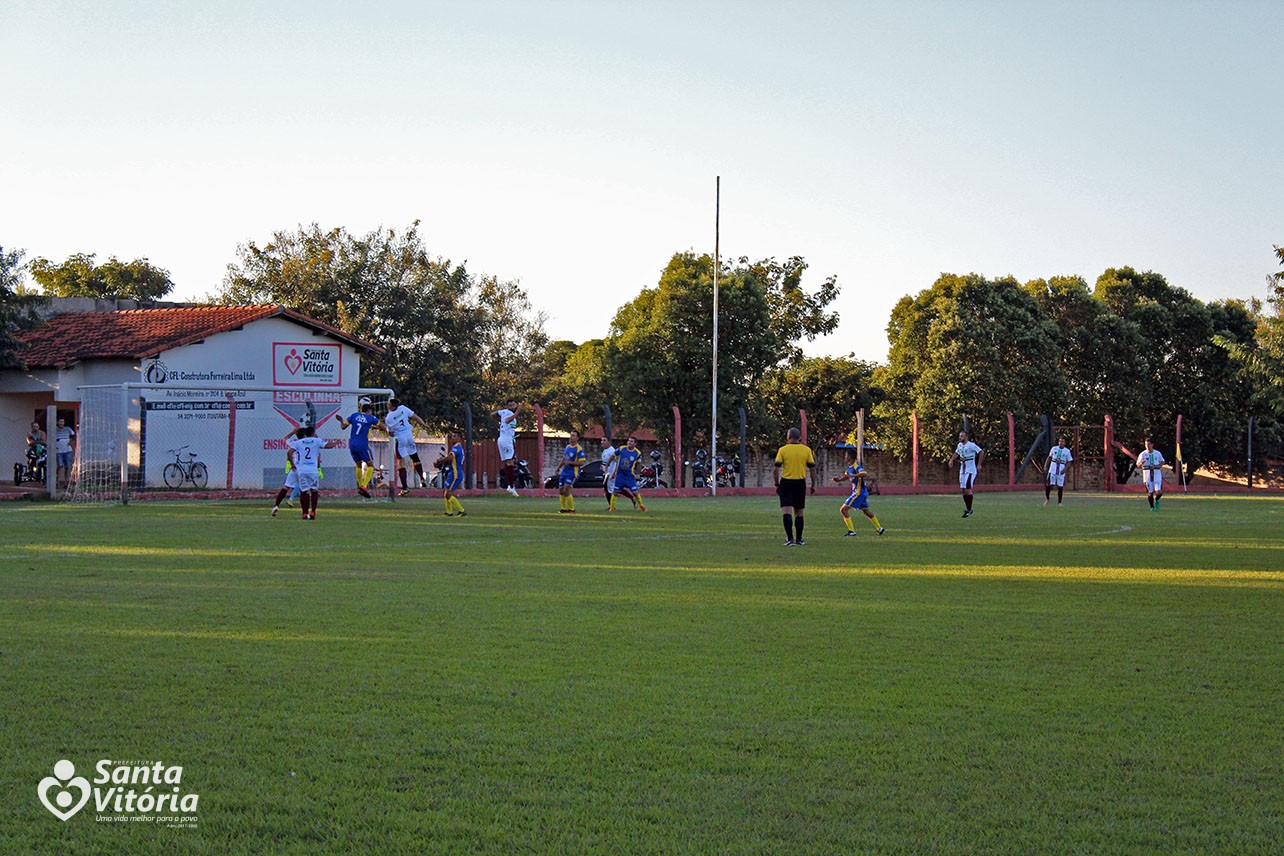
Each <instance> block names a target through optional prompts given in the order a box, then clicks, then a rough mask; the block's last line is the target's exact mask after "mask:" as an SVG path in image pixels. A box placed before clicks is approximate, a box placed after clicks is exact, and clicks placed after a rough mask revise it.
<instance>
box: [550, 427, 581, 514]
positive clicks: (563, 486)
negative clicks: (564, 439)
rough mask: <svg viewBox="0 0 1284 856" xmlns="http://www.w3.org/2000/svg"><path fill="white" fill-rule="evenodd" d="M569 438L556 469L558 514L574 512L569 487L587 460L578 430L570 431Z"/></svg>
mask: <svg viewBox="0 0 1284 856" xmlns="http://www.w3.org/2000/svg"><path fill="white" fill-rule="evenodd" d="M569 439H570V442H569V443H567V444H566V449H565V450H563V452H562V465H561V466H560V467H559V468H558V470H557V494H558V498H559V500H560V501H561V503H562V507H561V509H559V510H558V513H559V514H574V513H575V497H574V496H573V495H572V493H571V489H572V488H573V487H574V486H575V479H576V478H577V477H578V476H579V474H580V467H582V466H584V463H585V462H586V461H587V460H588V456H587V455H585V454H584V447H583V446H581V445H580V432H578V431H572V432H571V436H570V438H569Z"/></svg>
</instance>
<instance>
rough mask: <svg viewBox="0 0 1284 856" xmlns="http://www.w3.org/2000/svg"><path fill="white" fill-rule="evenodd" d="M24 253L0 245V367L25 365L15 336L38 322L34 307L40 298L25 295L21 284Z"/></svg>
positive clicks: (21, 367)
mask: <svg viewBox="0 0 1284 856" xmlns="http://www.w3.org/2000/svg"><path fill="white" fill-rule="evenodd" d="M25 255H26V252H25V251H23V250H6V249H5V248H4V247H2V246H0V369H25V368H26V367H27V366H26V363H25V362H23V359H22V350H23V348H22V344H21V343H20V342H19V341H18V339H17V335H18V333H20V332H21V331H23V330H29V329H31V328H33V327H35V326H36V325H37V324H38V323H39V319H38V318H37V317H36V315H35V309H36V306H37V305H38V304H39V303H40V298H38V297H35V296H32V295H29V294H25V293H24V288H23V284H22V277H23V270H24V269H25V268H26V265H25V264H24V263H23V261H22V258H23V256H25Z"/></svg>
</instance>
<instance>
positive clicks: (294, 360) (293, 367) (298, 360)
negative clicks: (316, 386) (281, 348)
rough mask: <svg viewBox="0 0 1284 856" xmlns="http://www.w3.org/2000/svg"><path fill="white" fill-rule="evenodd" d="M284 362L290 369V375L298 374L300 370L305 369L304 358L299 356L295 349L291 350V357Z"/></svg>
mask: <svg viewBox="0 0 1284 856" xmlns="http://www.w3.org/2000/svg"><path fill="white" fill-rule="evenodd" d="M282 362H284V363H285V367H286V368H287V369H289V371H290V374H295V373H297V372H298V371H299V369H300V368H302V367H303V358H302V357H300V356H299V352H298V351H296V350H295V349H294V348H291V349H290V355H289V356H288V357H286V358H285V359H284V360H282Z"/></svg>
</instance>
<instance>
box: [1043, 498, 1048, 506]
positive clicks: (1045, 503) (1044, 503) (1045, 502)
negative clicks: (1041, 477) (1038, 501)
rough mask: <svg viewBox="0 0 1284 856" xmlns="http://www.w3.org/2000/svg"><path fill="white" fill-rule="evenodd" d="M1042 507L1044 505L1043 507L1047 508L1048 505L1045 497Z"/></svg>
mask: <svg viewBox="0 0 1284 856" xmlns="http://www.w3.org/2000/svg"><path fill="white" fill-rule="evenodd" d="M1043 507H1044V508H1047V507H1048V500H1046V499H1045V500H1044V501H1043Z"/></svg>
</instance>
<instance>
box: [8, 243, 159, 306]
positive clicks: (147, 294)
mask: <svg viewBox="0 0 1284 856" xmlns="http://www.w3.org/2000/svg"><path fill="white" fill-rule="evenodd" d="M31 277H32V279H34V280H35V281H36V282H38V283H39V284H40V287H41V288H42V289H44V292H45V294H47V295H50V296H51V297H102V298H133V299H135V300H160V299H161V298H162V297H164V296H165V295H167V294H169V293H170V291H172V290H173V288H174V283H173V282H172V281H171V280H170V278H169V271H167V270H165V269H163V268H159V267H157V266H156V265H154V264H152V263H151V262H149V261H148V260H147V259H134V260H133V261H132V262H122V261H121V260H120V259H118V258H116V257H115V256H112V257H111V258H109V259H108V260H107V261H105V262H103V263H102V264H100V265H96V264H94V254H93V253H77V254H76V255H74V256H70V257H68V258H67V260H66V261H64V262H62V263H61V264H54V263H53V262H51V261H49V260H48V259H45V258H38V259H35V260H33V261H32V262H31Z"/></svg>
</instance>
